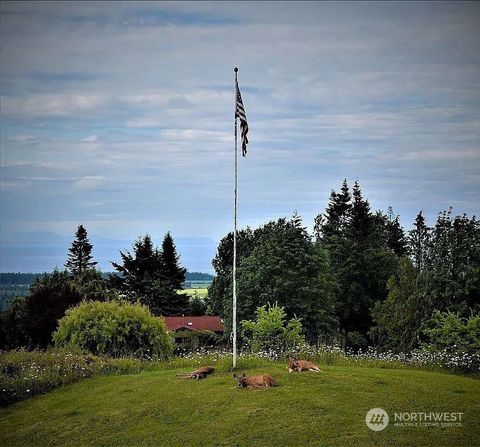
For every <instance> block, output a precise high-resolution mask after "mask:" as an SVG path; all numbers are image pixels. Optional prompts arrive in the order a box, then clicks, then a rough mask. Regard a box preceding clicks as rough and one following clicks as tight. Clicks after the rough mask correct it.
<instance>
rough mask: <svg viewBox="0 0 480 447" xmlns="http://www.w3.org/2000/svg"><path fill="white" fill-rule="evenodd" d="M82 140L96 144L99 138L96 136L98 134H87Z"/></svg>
mask: <svg viewBox="0 0 480 447" xmlns="http://www.w3.org/2000/svg"><path fill="white" fill-rule="evenodd" d="M82 142H83V143H91V144H96V143H99V142H100V138H99V137H98V135H89V136H88V137H85V138H83V139H82Z"/></svg>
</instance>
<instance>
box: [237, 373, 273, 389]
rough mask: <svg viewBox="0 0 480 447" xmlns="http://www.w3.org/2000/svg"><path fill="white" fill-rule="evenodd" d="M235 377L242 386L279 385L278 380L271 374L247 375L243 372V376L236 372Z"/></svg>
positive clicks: (261, 386)
mask: <svg viewBox="0 0 480 447" xmlns="http://www.w3.org/2000/svg"><path fill="white" fill-rule="evenodd" d="M233 378H234V379H235V380H236V381H237V382H238V385H237V386H238V387H241V388H270V387H273V386H278V384H277V382H275V380H274V379H273V377H272V376H270V375H269V374H259V375H256V376H247V375H246V374H245V373H243V375H242V377H238V376H237V375H236V374H234V375H233Z"/></svg>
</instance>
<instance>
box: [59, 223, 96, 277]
mask: <svg viewBox="0 0 480 447" xmlns="http://www.w3.org/2000/svg"><path fill="white" fill-rule="evenodd" d="M92 247H93V246H92V244H91V243H90V242H89V240H88V235H87V230H85V228H84V227H83V225H79V227H78V229H77V231H76V233H75V239H74V241H73V242H72V246H71V247H70V249H69V250H68V251H69V255H68V260H67V262H66V263H65V267H66V268H67V269H68V271H69V272H70V273H71V274H72V275H73V276H79V275H80V276H81V275H82V274H83V273H84V272H86V271H87V270H89V269H93V268H95V266H96V265H97V264H98V263H97V262H94V261H92V259H93V258H92Z"/></svg>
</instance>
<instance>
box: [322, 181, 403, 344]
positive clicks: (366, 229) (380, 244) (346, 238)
mask: <svg viewBox="0 0 480 447" xmlns="http://www.w3.org/2000/svg"><path fill="white" fill-rule="evenodd" d="M322 224H323V226H322V228H321V229H320V231H318V233H321V237H320V240H319V243H320V245H321V246H322V247H324V248H325V249H326V250H327V251H328V254H329V257H330V259H331V265H332V268H333V274H334V294H335V307H336V314H337V316H338V318H339V320H340V325H341V328H342V330H343V331H344V332H345V334H346V336H347V337H346V338H347V340H353V339H355V340H356V342H355V344H357V345H365V344H366V343H367V341H368V340H367V338H366V337H367V333H368V330H369V328H370V326H371V323H372V320H371V308H372V307H373V305H374V303H375V302H376V301H377V300H379V299H380V300H381V301H383V300H384V299H385V298H386V296H387V290H386V283H387V280H388V278H389V277H390V276H391V275H392V274H393V273H394V272H395V271H396V268H397V257H396V255H395V254H394V253H393V251H392V249H390V248H389V245H388V234H389V232H388V229H387V218H386V216H384V215H383V214H382V213H381V212H377V213H375V214H374V213H372V212H371V210H370V205H369V203H368V200H366V199H364V198H363V194H362V191H361V188H360V185H359V183H358V182H355V184H354V187H353V190H352V195H350V193H349V190H348V185H347V183H346V181H344V182H343V185H342V192H341V193H338V194H337V193H335V191H333V192H332V195H331V200H330V203H329V205H328V207H327V210H326V212H325V218H324V219H323V223H322ZM362 338H363V341H362V340H360V339H362Z"/></svg>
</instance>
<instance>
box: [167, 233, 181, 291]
mask: <svg viewBox="0 0 480 447" xmlns="http://www.w3.org/2000/svg"><path fill="white" fill-rule="evenodd" d="M162 260H163V268H164V271H165V273H166V275H167V276H168V278H169V279H170V281H171V283H172V285H173V288H174V289H177V290H181V289H183V283H184V282H185V274H186V272H187V269H185V268H183V267H181V266H180V261H179V256H178V254H177V250H176V248H175V244H174V242H173V238H172V236H171V235H170V232H168V233H167V234H166V235H165V237H164V239H163V243H162Z"/></svg>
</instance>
